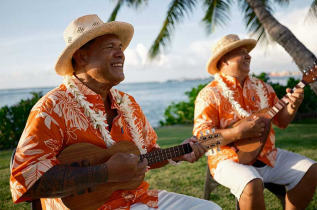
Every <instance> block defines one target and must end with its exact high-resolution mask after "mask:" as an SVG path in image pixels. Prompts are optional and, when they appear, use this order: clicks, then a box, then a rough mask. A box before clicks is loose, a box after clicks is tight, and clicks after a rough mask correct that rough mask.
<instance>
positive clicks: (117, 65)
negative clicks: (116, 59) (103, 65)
mask: <svg viewBox="0 0 317 210" xmlns="http://www.w3.org/2000/svg"><path fill="white" fill-rule="evenodd" d="M111 66H113V67H123V64H122V63H113V64H111Z"/></svg>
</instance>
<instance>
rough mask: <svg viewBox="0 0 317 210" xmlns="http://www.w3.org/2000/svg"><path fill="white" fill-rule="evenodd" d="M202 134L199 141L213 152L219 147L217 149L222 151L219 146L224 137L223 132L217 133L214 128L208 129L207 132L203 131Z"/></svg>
mask: <svg viewBox="0 0 317 210" xmlns="http://www.w3.org/2000/svg"><path fill="white" fill-rule="evenodd" d="M200 134H201V135H200V137H199V139H198V142H200V143H202V144H203V145H205V146H206V147H207V148H208V149H211V151H212V152H213V149H214V148H217V150H218V151H220V147H219V146H220V144H221V142H222V141H221V140H222V138H223V137H222V135H221V133H215V132H214V131H213V130H210V131H209V130H206V131H205V133H203V132H202V131H201V132H200Z"/></svg>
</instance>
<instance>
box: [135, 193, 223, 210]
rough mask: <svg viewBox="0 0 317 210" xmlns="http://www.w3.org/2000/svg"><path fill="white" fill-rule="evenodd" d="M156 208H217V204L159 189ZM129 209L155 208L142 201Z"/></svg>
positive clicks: (165, 209)
mask: <svg viewBox="0 0 317 210" xmlns="http://www.w3.org/2000/svg"><path fill="white" fill-rule="evenodd" d="M158 196H159V197H158V209H164V210H219V209H221V208H220V207H219V206H218V205H217V204H215V203H213V202H211V201H207V200H202V199H199V198H195V197H191V196H188V195H182V194H177V193H172V192H167V191H165V190H162V191H159V194H158ZM130 209H131V210H157V209H155V208H151V207H148V206H147V205H145V204H143V203H135V204H133V205H132V206H131V207H130Z"/></svg>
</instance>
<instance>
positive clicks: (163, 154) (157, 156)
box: [140, 143, 193, 165]
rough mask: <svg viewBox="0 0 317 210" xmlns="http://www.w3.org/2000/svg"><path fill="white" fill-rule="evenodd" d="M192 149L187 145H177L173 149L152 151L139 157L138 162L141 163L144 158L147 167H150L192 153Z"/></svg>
mask: <svg viewBox="0 0 317 210" xmlns="http://www.w3.org/2000/svg"><path fill="white" fill-rule="evenodd" d="M192 151H193V150H192V148H191V146H190V145H189V143H187V144H182V145H178V146H175V147H171V148H168V149H160V150H157V151H153V152H150V153H147V154H143V155H140V161H142V160H143V159H144V158H146V159H147V160H148V162H149V163H148V165H152V164H155V163H159V162H162V161H164V160H167V159H171V158H174V157H177V156H180V155H184V154H187V153H190V152H192Z"/></svg>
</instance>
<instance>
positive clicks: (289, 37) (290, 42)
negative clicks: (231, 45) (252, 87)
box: [246, 0, 317, 94]
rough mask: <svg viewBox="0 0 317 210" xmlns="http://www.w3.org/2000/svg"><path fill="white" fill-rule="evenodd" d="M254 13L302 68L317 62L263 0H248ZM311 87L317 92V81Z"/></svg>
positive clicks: (273, 37) (301, 69)
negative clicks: (274, 15) (266, 6)
mask: <svg viewBox="0 0 317 210" xmlns="http://www.w3.org/2000/svg"><path fill="white" fill-rule="evenodd" d="M246 1H247V2H248V3H249V5H250V7H251V8H252V9H253V11H254V13H255V14H256V16H257V17H258V19H259V21H260V22H261V23H262V25H263V26H264V28H265V29H266V31H267V33H268V34H269V35H270V36H271V37H272V39H273V40H274V41H276V42H277V43H278V44H280V45H281V46H282V47H283V48H284V49H285V50H286V52H288V54H289V55H290V56H291V57H292V58H293V60H294V62H295V63H296V65H297V66H298V68H299V69H300V71H303V69H309V67H310V66H313V63H314V62H316V60H317V58H316V56H315V55H314V54H313V53H312V52H310V51H309V50H308V49H307V48H306V47H305V46H304V45H303V44H302V43H301V42H300V41H299V40H298V39H297V38H296V37H295V36H294V34H293V33H292V32H291V31H290V30H289V29H288V28H287V27H285V26H284V25H282V24H281V23H280V22H278V21H277V20H276V19H275V18H274V17H273V15H272V14H271V13H270V12H269V11H268V10H267V9H266V8H265V5H264V4H263V1H262V0H246ZM310 87H311V88H312V89H313V90H314V92H315V93H316V94H317V83H316V82H315V83H314V84H310Z"/></svg>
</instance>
